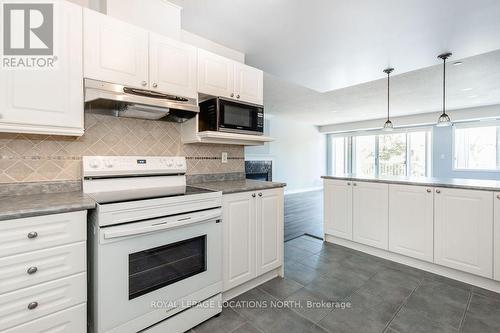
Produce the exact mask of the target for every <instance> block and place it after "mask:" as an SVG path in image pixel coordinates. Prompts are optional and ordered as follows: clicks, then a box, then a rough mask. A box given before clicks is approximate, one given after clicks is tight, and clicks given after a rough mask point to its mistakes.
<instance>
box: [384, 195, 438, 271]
mask: <svg viewBox="0 0 500 333" xmlns="http://www.w3.org/2000/svg"><path fill="white" fill-rule="evenodd" d="M433 234H434V194H433V190H432V189H431V188H426V187H423V186H407V185H389V250H391V251H392V252H396V253H400V254H403V255H406V256H409V257H413V258H417V259H421V260H425V261H429V262H433V260H434V239H433Z"/></svg>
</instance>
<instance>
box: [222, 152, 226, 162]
mask: <svg viewBox="0 0 500 333" xmlns="http://www.w3.org/2000/svg"><path fill="white" fill-rule="evenodd" d="M222 163H227V153H226V152H222Z"/></svg>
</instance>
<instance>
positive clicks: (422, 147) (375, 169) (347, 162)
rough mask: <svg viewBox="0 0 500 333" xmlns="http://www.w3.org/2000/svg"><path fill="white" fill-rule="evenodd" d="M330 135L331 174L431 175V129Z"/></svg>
mask: <svg viewBox="0 0 500 333" xmlns="http://www.w3.org/2000/svg"><path fill="white" fill-rule="evenodd" d="M372 133H373V134H371V133H369V132H368V133H364V134H359V135H356V133H354V134H351V135H349V136H344V137H339V136H330V142H329V147H330V148H329V150H330V151H329V156H330V159H329V171H330V174H333V175H335V174H342V173H353V174H355V175H357V176H377V175H380V176H412V177H425V176H430V160H431V140H430V139H431V131H430V129H415V130H408V131H404V132H402V131H398V132H394V133H385V132H372Z"/></svg>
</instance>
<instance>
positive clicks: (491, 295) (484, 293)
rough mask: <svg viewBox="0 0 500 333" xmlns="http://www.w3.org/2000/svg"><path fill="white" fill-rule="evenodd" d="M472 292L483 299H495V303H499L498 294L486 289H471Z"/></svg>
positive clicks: (499, 295)
mask: <svg viewBox="0 0 500 333" xmlns="http://www.w3.org/2000/svg"><path fill="white" fill-rule="evenodd" d="M472 292H473V293H474V294H476V295H481V296H484V297H489V298H492V299H495V300H497V301H500V294H499V293H496V292H494V291H491V290H487V289H483V288H479V287H472Z"/></svg>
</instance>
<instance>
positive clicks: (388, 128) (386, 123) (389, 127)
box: [382, 68, 394, 132]
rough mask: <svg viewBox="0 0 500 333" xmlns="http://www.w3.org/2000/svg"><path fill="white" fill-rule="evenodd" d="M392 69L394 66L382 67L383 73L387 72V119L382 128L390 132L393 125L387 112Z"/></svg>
mask: <svg viewBox="0 0 500 333" xmlns="http://www.w3.org/2000/svg"><path fill="white" fill-rule="evenodd" d="M393 70H394V68H386V69H384V73H385V74H387V120H386V121H385V123H384V127H383V128H382V130H383V131H386V132H390V131H392V130H393V129H394V125H393V124H392V121H391V119H390V114H389V111H390V104H389V102H390V97H391V96H390V88H391V86H390V75H391V73H392V71H393Z"/></svg>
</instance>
